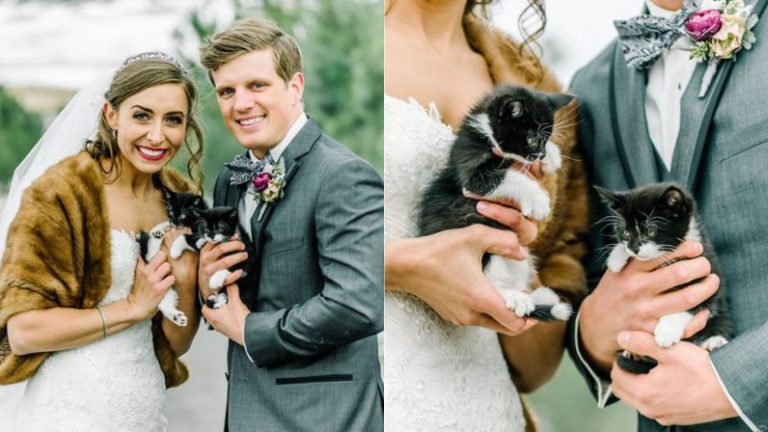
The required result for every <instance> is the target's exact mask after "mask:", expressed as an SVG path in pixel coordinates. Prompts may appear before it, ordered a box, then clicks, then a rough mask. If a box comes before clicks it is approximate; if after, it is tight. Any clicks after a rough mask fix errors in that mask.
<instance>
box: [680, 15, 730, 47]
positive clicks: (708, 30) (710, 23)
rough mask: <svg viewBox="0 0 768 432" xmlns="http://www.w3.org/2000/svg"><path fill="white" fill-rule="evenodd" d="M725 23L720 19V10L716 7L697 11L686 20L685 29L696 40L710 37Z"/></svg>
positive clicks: (699, 40)
mask: <svg viewBox="0 0 768 432" xmlns="http://www.w3.org/2000/svg"><path fill="white" fill-rule="evenodd" d="M722 25H723V23H722V20H721V19H720V11H718V10H715V9H704V10H700V11H698V12H696V13H695V14H693V15H691V16H690V18H688V21H686V22H685V30H686V31H687V32H688V36H690V37H691V38H692V39H693V40H695V41H696V42H701V41H703V40H706V39H708V38H709V37H710V36H712V35H714V34H715V33H717V31H718V30H720V27H721V26H722Z"/></svg>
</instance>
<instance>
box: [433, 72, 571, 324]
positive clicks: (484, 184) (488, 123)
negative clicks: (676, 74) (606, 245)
mask: <svg viewBox="0 0 768 432" xmlns="http://www.w3.org/2000/svg"><path fill="white" fill-rule="evenodd" d="M572 99H573V96H569V95H565V94H553V93H543V92H538V91H535V90H531V89H527V88H525V87H518V86H512V85H501V86H497V87H495V88H494V89H493V90H492V91H491V92H490V93H489V94H487V95H486V96H484V97H483V98H482V99H481V100H480V101H479V102H478V103H477V104H476V105H475V106H474V107H473V108H472V110H471V111H470V112H469V114H468V115H467V116H466V118H464V120H463V121H462V124H461V127H460V129H459V131H458V134H457V136H456V140H455V141H454V143H453V145H452V147H451V150H450V155H449V158H448V163H447V166H446V167H445V168H444V169H442V170H441V171H440V172H439V173H438V175H437V177H436V178H435V179H434V180H433V181H432V182H431V183H430V184H429V185H428V186H427V188H426V190H425V192H424V193H423V195H422V197H421V200H420V202H419V206H418V228H419V234H420V235H429V234H433V233H436V232H439V231H444V230H448V229H453V228H462V227H466V226H469V225H471V224H475V223H481V224H484V225H489V226H492V227H495V228H499V229H509V228H507V227H506V226H504V225H502V224H500V223H497V222H496V221H494V220H491V219H489V218H486V217H484V216H482V215H480V214H478V213H477V212H476V210H475V205H476V203H477V201H475V200H472V199H469V198H466V197H465V196H464V195H463V193H462V191H463V190H467V191H469V192H473V193H475V194H477V195H481V196H483V197H486V198H488V199H489V200H494V199H507V200H513V201H515V202H516V203H517V204H518V205H519V206H520V210H521V213H522V214H523V215H524V216H526V217H530V218H532V219H534V220H542V219H545V218H546V217H547V216H548V215H549V211H550V199H549V194H548V193H547V191H546V190H545V189H544V187H543V186H542V185H541V184H540V183H539V182H538V181H536V180H534V179H532V178H531V177H529V176H528V175H526V174H525V173H524V172H522V171H521V170H520V165H522V167H523V168H527V167H529V166H530V165H531V164H533V163H534V162H536V161H538V160H541V161H542V170H543V172H544V173H545V175H546V174H551V173H553V172H555V171H556V170H557V169H558V168H560V166H561V164H562V160H561V155H560V148H559V147H558V146H557V145H556V144H555V143H553V142H551V141H549V137H550V136H551V135H552V132H553V126H554V117H555V112H556V111H557V110H558V109H560V108H562V107H564V106H566V105H567V104H568V103H569V102H571V100H572ZM483 265H484V272H485V274H486V276H487V277H488V279H489V280H490V281H491V282H492V283H493V284H494V286H496V288H497V289H499V291H500V292H501V294H502V296H503V297H504V300H505V301H506V304H507V307H508V308H509V309H511V310H513V311H514V312H515V313H516V314H517V315H518V316H521V317H528V316H530V317H533V318H536V319H539V320H544V321H549V320H555V319H558V320H567V319H568V317H569V316H570V314H571V305H570V304H568V303H565V302H562V301H561V300H560V298H559V296H558V295H557V294H556V293H555V292H554V291H553V290H552V289H550V288H548V287H544V286H542V287H539V288H537V289H535V290H534V291H533V292H532V293H528V292H527V290H528V288H529V286H530V285H531V282H533V281H534V280H535V277H536V272H535V268H534V260H533V257H530V258H529V259H527V260H523V261H516V260H510V259H507V258H504V257H501V256H498V255H489V254H486V256H484V257H483Z"/></svg>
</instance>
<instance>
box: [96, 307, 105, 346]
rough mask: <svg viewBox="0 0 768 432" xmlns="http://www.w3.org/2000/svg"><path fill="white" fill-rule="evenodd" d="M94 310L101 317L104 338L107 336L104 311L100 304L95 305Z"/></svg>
mask: <svg viewBox="0 0 768 432" xmlns="http://www.w3.org/2000/svg"><path fill="white" fill-rule="evenodd" d="M96 310H97V311H99V316H100V317H101V325H102V326H103V330H104V339H106V338H107V320H106V319H104V312H103V311H102V310H101V306H96Z"/></svg>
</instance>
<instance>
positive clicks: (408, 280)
mask: <svg viewBox="0 0 768 432" xmlns="http://www.w3.org/2000/svg"><path fill="white" fill-rule="evenodd" d="M486 252H489V253H493V254H497V255H502V256H504V257H506V258H510V259H515V260H522V259H525V258H526V254H527V252H526V251H525V248H523V247H521V246H520V244H519V243H518V238H517V235H516V234H515V233H514V232H510V231H503V230H498V229H494V228H490V227H487V226H485V225H472V226H470V227H466V228H460V229H454V230H448V231H443V232H440V233H437V234H433V235H430V236H425V237H417V238H413V239H403V240H396V241H392V242H389V243H387V245H386V251H385V255H386V256H385V264H386V278H385V281H386V286H387V289H388V290H391V291H406V292H409V293H411V294H414V295H416V296H417V297H419V298H421V299H422V300H424V301H425V302H426V303H427V304H429V305H430V306H431V307H432V308H433V309H434V310H435V311H436V312H437V313H438V314H439V315H440V316H441V317H442V318H443V319H445V320H447V321H450V322H452V323H453V324H456V325H473V326H481V327H487V328H490V329H492V330H495V331H497V332H499V333H504V334H508V335H516V334H520V333H522V332H524V331H526V330H528V329H529V328H531V327H533V326H534V325H535V324H536V321H535V320H531V319H525V318H520V317H518V316H517V315H515V314H514V312H512V311H510V310H509V309H507V307H506V304H505V302H504V299H503V298H502V297H501V294H500V293H499V292H498V290H497V289H496V288H495V287H494V286H493V285H492V284H491V283H490V281H489V280H488V279H487V278H486V277H485V275H484V274H483V269H482V263H481V261H482V257H483V254H485V253H486Z"/></svg>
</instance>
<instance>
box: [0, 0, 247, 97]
mask: <svg viewBox="0 0 768 432" xmlns="http://www.w3.org/2000/svg"><path fill="white" fill-rule="evenodd" d="M202 4H205V5H206V6H205V11H206V12H207V16H208V17H210V19H212V20H216V21H217V22H218V21H220V20H226V21H227V22H228V21H229V20H231V18H232V15H233V12H232V9H231V6H230V4H231V1H230V0H184V1H178V0H114V1H70V2H68V3H63V2H55V1H45V2H43V1H39V0H38V1H27V2H23V1H18V0H0V85H6V86H16V87H26V86H34V87H53V88H62V89H77V88H79V87H82V86H84V85H85V84H87V83H88V82H90V81H91V80H92V79H94V78H95V77H97V76H99V75H100V74H102V73H105V72H107V71H109V70H111V69H113V68H116V67H117V66H119V65H120V63H121V62H122V60H124V59H125V58H126V57H128V56H130V55H133V54H137V53H141V52H145V51H157V50H160V51H166V52H169V53H175V52H176V51H177V48H178V47H177V44H176V43H175V42H174V40H173V38H172V34H173V31H174V29H176V28H178V27H179V26H180V25H182V24H184V23H185V22H187V21H188V18H187V17H188V14H189V12H190V11H191V10H192V9H193V8H195V7H197V6H198V5H202ZM189 30H191V28H190V29H189ZM190 39H192V38H190ZM183 49H184V50H185V51H188V52H189V51H191V53H192V54H193V55H194V52H195V47H183Z"/></svg>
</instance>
